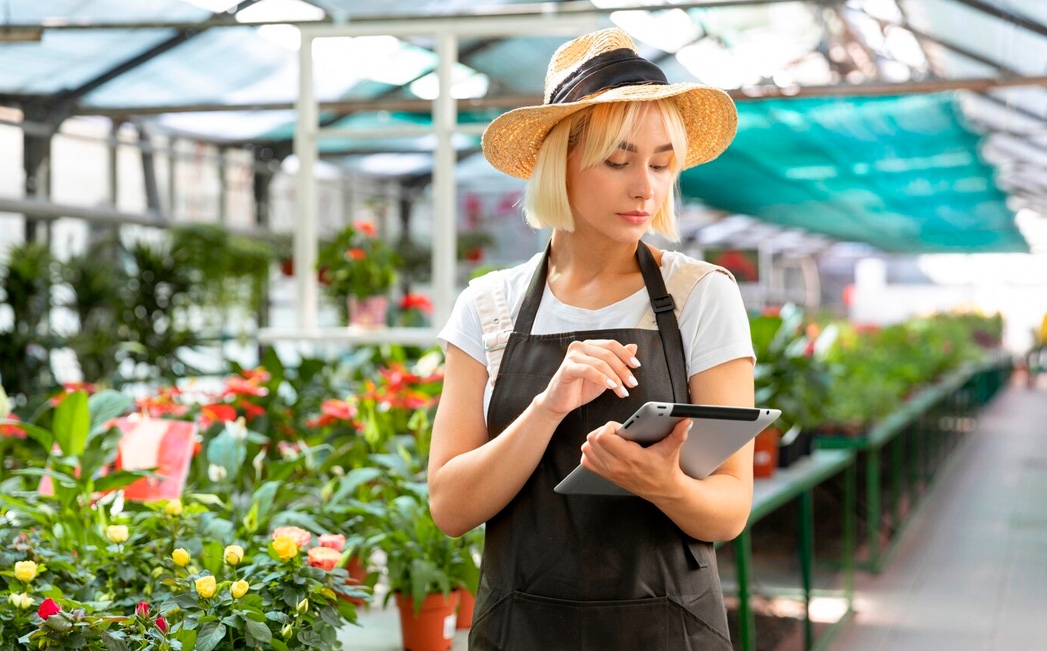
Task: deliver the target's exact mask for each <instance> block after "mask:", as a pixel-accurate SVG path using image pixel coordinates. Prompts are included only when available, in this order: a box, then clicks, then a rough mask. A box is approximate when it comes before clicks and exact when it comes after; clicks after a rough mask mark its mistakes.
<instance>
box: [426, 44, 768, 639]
mask: <svg viewBox="0 0 1047 651" xmlns="http://www.w3.org/2000/svg"><path fill="white" fill-rule="evenodd" d="M736 124H737V114H736V112H735V108H734V104H733V103H732V102H731V100H730V98H729V97H728V96H727V95H726V94H724V93H723V92H721V91H719V90H716V89H712V88H708V87H703V86H698V85H695V84H668V83H667V82H666V81H665V77H664V75H662V73H661V71H660V70H659V69H658V68H657V67H656V66H654V65H653V64H651V63H650V62H648V61H646V60H644V59H642V58H640V57H639V56H638V55H637V53H636V48H635V46H634V45H633V42H632V40H631V39H629V37H628V36H627V35H626V34H625V33H624V32H622V31H620V30H617V29H610V30H603V31H600V32H595V33H593V34H588V35H586V36H583V37H580V38H578V39H575V40H574V41H571V42H569V43H567V44H565V45H564V46H562V47H561V48H560V49H559V50H557V52H556V54H555V55H554V56H553V59H552V61H551V63H550V65H549V70H548V73H547V75H546V96H545V103H544V104H542V105H541V106H536V107H526V108H522V109H516V110H514V111H510V112H508V113H506V114H504V115H502V116H500V117H499V118H498V119H496V120H495V121H494V122H492V123H491V125H490V127H489V128H488V129H487V131H486V132H485V133H484V139H483V144H484V153H485V155H486V156H487V158H488V160H489V161H490V162H491V163H492V164H493V165H494V166H495V167H496V168H498V169H500V170H502V171H504V172H506V173H508V174H512V175H514V176H518V177H521V178H526V179H528V180H529V185H528V190H527V195H526V198H525V213H526V216H527V219H528V221H529V222H530V223H531V224H532V225H533V226H534V227H536V228H543V227H547V228H551V229H552V239H551V241H550V244H549V248H547V249H546V250H545V251H544V252H542V253H539V254H537V255H536V256H535V257H534V258H532V259H531V260H530V261H529V262H527V263H525V264H523V265H520V266H518V267H515V268H512V269H508V270H504V271H499V272H494V273H491V274H488V275H486V276H484V277H482V278H480V279H477V280H476V281H473V283H471V284H470V286H469V288H468V289H467V290H466V291H464V292H463V293H462V295H461V296H460V297H459V299H458V301H457V303H456V305H455V308H454V310H453V314H452V316H451V318H450V320H449V322H448V323H447V325H446V326H445V327H444V328H443V330H442V331H441V332H440V335H439V341H440V343H441V345H442V346H444V348H445V350H446V352H447V367H446V376H445V384H444V392H443V396H442V398H441V401H440V406H439V410H438V412H437V415H436V421H435V423H434V427H433V439H432V449H431V453H430V462H429V487H430V493H431V508H432V513H433V517H434V519H435V520H436V523H437V524H438V525H439V526H440V528H441V529H443V530H444V531H445V532H446V533H448V534H450V535H452V536H458V535H461V534H463V533H465V532H466V531H469V530H470V529H472V528H474V527H476V526H478V525H480V524H481V523H486V541H485V546H484V558H483V566H482V569H481V579H480V588H479V592H478V594H477V603H476V611H475V612H476V615H475V619H474V621H473V627H472V630H471V632H470V638H469V648H470V649H472V650H473V651H483V650H487V649H542V650H548V649H645V650H648V649H674V650H675V649H724V650H726V649H730V648H731V643H730V640H729V637H728V632H727V619H726V614H725V611H724V606H723V596H722V593H721V590H720V583H719V579H718V576H717V571H716V559H715V555H714V552H713V549H712V545H711V544H710V543H711V542H713V541H719V540H729V539H731V538H733V537H735V536H736V535H738V533H739V532H740V531H741V530H742V528H743V527H744V525H745V522H746V519H747V518H748V514H749V508H750V504H751V501H752V448H751V444H750V446H748V447H746V448H744V449H742V450H741V451H740V452H738V453H737V454H735V455H734V456H733V457H731V458H730V459H729V460H728V461H726V462H725V463H724V464H723V466H721V467H720V468H719V469H718V470H717V471H716V472H715V473H714V474H712V475H711V476H709V477H708V478H706V479H704V480H696V479H693V478H690V477H688V476H686V475H685V474H684V473H683V472H682V471H681V470H680V465H679V453H680V446H681V445H682V444H683V442H684V440H685V439H686V437H687V430H686V428H685V426H684V425H682V424H681V425H680V426H678V427H677V428H676V429H675V430H674V431H673V433H672V434H671V435H670V436H668V437H667V438H666V439H664V440H663V441H661V442H659V443H657V444H655V445H652V446H650V447H647V448H643V447H640V446H639V445H637V444H635V443H633V442H631V441H627V440H626V439H624V438H622V437H620V436H618V435H617V434H616V433H615V432H616V430H617V428H618V426H619V423H620V422H622V421H624V420H625V419H626V418H628V417H629V415H630V414H632V412H633V411H635V410H636V408H637V407H639V406H640V405H642V404H643V403H644V402H646V401H649V400H659V401H666V402H689V403H702V404H712V405H734V406H743V407H744V406H752V404H753V376H752V372H753V361H754V357H753V351H752V344H751V340H750V335H749V326H748V321H747V319H746V314H745V310H744V308H743V306H742V302H741V297H740V295H739V292H738V289H737V286H736V285H735V283H734V280H733V278H732V277H731V276H730V275H729V274H728V273H727V272H726V271H724V270H722V269H719V268H716V267H713V266H712V265H709V264H706V263H703V262H699V261H696V260H692V259H690V258H688V257H686V256H684V255H682V254H678V253H674V252H670V251H659V250H657V249H654V248H652V247H649V246H648V245H646V244H644V243H643V242H641V241H640V238H641V237H642V236H643V235H644V234H645V233H648V232H652V231H653V232H658V233H660V234H662V235H664V236H666V237H667V238H669V239H677V229H676V222H675V214H674V202H675V197H674V184H675V181H676V179H677V176H678V175H679V172H680V171H681V170H682V169H684V168H687V167H691V166H693V165H698V164H700V163H704V162H707V161H709V160H712V159H713V158H715V157H716V156H718V155H719V154H720V153H721V152H722V151H723V150H724V149H725V148H726V147H727V145H728V144H729V142H730V141H731V139H732V138H733V136H734V133H735V128H736ZM685 422H687V421H685ZM579 462H580V463H581V464H582V465H583V466H584V467H586V468H588V469H590V470H592V471H593V472H596V473H598V474H600V475H602V476H604V477H606V478H607V479H610V480H611V481H613V482H615V483H616V484H618V485H619V486H621V487H623V488H626V489H628V490H629V491H630V492H632V493H633V494H634V496H629V497H604V496H579V495H561V494H558V493H555V492H553V487H554V486H555V485H556V484H557V483H559V482H560V480H562V479H563V478H564V477H565V476H566V475H567V474H568V473H570V472H571V470H573V469H574V468H575V467H576V466H577V465H578V463H579Z"/></svg>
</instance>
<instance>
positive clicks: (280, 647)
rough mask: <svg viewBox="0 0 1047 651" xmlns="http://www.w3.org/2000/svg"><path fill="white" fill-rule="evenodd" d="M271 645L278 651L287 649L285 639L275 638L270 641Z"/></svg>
mask: <svg viewBox="0 0 1047 651" xmlns="http://www.w3.org/2000/svg"><path fill="white" fill-rule="evenodd" d="M269 645H270V646H272V647H273V648H274V649H276V651H287V645H286V644H284V642H283V640H277V639H275V638H274V639H272V640H270V641H269Z"/></svg>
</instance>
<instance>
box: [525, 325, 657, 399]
mask: <svg viewBox="0 0 1047 651" xmlns="http://www.w3.org/2000/svg"><path fill="white" fill-rule="evenodd" d="M636 349H637V346H636V344H625V345H622V344H620V343H618V342H617V341H615V340H613V339H587V340H585V341H573V342H571V344H570V345H569V346H568V347H567V355H566V356H565V357H564V359H563V362H561V363H560V368H558V369H556V374H555V375H553V378H552V379H551V380H549V385H548V386H547V387H546V388H545V391H543V392H541V393H540V394H538V396H537V397H536V398H535V401H536V402H537V404H538V406H540V407H542V408H543V409H545V410H547V411H549V412H550V413H552V414H555V415H556V416H559V417H563V416H566V415H567V414H568V413H570V412H572V411H574V410H575V409H577V408H579V407H581V406H582V405H584V404H586V403H589V402H591V401H592V400H593V399H595V398H596V397H597V396H598V395H600V394H601V393H603V392H604V391H607V390H608V389H610V390H612V391H614V392H615V393H616V394H618V396H619V397H622V398H625V397H626V396H628V395H629V390H628V388H631V387H635V386H636V385H637V384H638V382H637V380H636V378H635V377H634V376H633V374H632V371H630V370H629V369H630V368H637V367H639V366H640V362H639V360H637V359H636Z"/></svg>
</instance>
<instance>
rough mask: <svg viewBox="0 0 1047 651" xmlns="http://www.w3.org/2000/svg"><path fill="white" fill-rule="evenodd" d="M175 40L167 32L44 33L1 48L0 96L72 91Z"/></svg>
mask: <svg viewBox="0 0 1047 651" xmlns="http://www.w3.org/2000/svg"><path fill="white" fill-rule="evenodd" d="M174 34H175V31H174V30H167V29H147V30H134V31H130V30H122V29H121V30H77V31H48V30H45V31H44V36H43V40H41V41H39V42H36V43H32V42H30V43H0V70H3V74H0V92H6V93H40V94H48V95H50V94H54V93H59V92H61V91H65V90H73V89H75V88H79V87H80V86H82V85H84V84H85V83H87V82H89V81H91V80H92V79H95V78H97V77H98V76H100V75H102V74H104V73H106V72H108V71H109V70H111V69H113V68H114V67H116V66H118V65H120V64H122V63H124V62H125V61H128V60H130V59H133V58H134V57H135V56H137V55H139V54H141V53H142V52H145V51H146V50H148V49H150V48H151V47H153V46H155V45H157V44H159V43H161V42H163V41H165V40H167V39H169V38H171V37H172V36H174Z"/></svg>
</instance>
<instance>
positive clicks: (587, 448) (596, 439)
mask: <svg viewBox="0 0 1047 651" xmlns="http://www.w3.org/2000/svg"><path fill="white" fill-rule="evenodd" d="M692 422H693V421H691V419H690V418H685V419H683V420H682V421H680V422H679V423H677V424H676V427H674V428H673V431H672V432H671V433H670V434H669V436H666V437H665V438H664V439H662V440H661V441H658V442H657V443H655V444H654V445H651V446H648V447H646V448H645V447H642V446H641V445H640V444H638V443H636V442H634V441H630V440H628V439H625V438H622V437H621V436H619V435H618V434H617V432H618V430H619V429H620V428H621V423H615V422H613V421H612V422H609V423H607V424H605V425H604V426H602V427H599V428H597V429H594V430H593V431H591V432H589V435H588V436H586V437H585V443H583V444H582V466H583V467H585V468H587V469H589V470H591V471H593V472H595V473H596V474H598V475H600V476H602V477H604V478H606V479H609V480H611V481H613V482H614V483H616V484H618V485H619V486H621V487H622V488H624V489H626V490H628V491H630V492H632V493H634V494H635V495H639V496H640V497H643V498H645V499H647V500H653V499H656V498H660V497H672V496H673V495H675V494H676V492H677V491H678V487H679V479H680V477H681V476H682V475H683V471H682V470H681V469H680V448H682V447H683V443H684V441H686V440H687V432H688V431H689V430H690V429H691V424H692Z"/></svg>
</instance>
